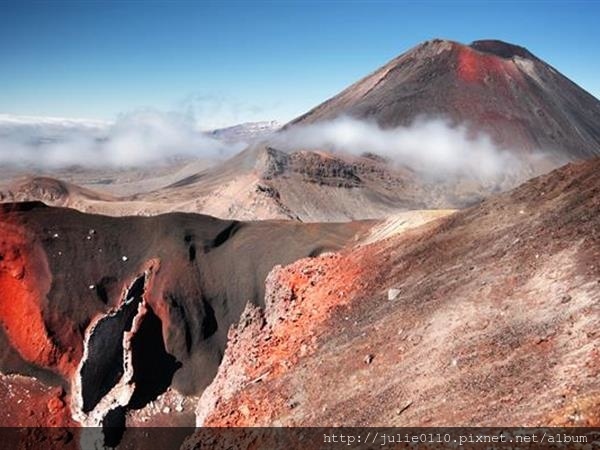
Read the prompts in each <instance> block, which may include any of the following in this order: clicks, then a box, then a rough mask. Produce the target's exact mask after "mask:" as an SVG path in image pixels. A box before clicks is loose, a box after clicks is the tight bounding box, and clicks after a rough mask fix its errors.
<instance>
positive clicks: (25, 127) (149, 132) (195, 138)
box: [0, 110, 244, 168]
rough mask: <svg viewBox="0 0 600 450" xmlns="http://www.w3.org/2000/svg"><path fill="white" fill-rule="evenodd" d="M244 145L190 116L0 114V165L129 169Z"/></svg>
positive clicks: (218, 155)
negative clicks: (207, 129) (206, 130)
mask: <svg viewBox="0 0 600 450" xmlns="http://www.w3.org/2000/svg"><path fill="white" fill-rule="evenodd" d="M243 147H244V144H243V143H224V142H222V141H220V140H218V139H215V138H213V137H211V136H210V135H209V134H207V133H204V132H202V131H201V130H200V129H199V127H198V126H197V124H196V122H195V120H194V118H193V117H192V116H190V115H185V114H179V113H162V112H158V111H154V110H143V111H137V112H134V113H130V114H124V115H122V116H120V117H119V118H118V119H117V120H116V121H115V122H112V123H108V122H101V121H85V120H73V119H52V118H49V119H47V118H46V119H44V118H43V119H38V118H29V117H15V116H0V164H2V165H10V166H20V167H36V168H56V167H65V166H73V165H80V166H86V167H88V166H91V167H103V166H106V167H115V166H118V167H129V166H143V165H148V164H153V163H158V162H162V161H165V160H168V159H170V158H176V157H195V158H206V159H214V158H224V157H228V156H231V155H232V154H234V153H236V152H238V151H240V150H241V149H242V148H243Z"/></svg>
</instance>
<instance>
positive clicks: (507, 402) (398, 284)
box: [188, 159, 600, 448]
mask: <svg viewBox="0 0 600 450" xmlns="http://www.w3.org/2000/svg"><path fill="white" fill-rule="evenodd" d="M598 170H600V160H598V159H596V160H593V161H589V162H585V163H578V164H570V165H567V166H565V167H563V168H561V169H558V170H556V171H554V172H552V173H550V174H548V175H545V176H542V177H539V178H536V179H533V180H531V181H529V182H527V183H525V184H523V185H522V186H520V187H519V188H517V189H515V190H513V191H511V192H508V193H505V194H501V195H497V196H494V197H492V198H490V199H488V200H486V201H484V202H483V203H482V204H481V205H479V206H476V207H473V208H470V209H467V210H465V211H461V212H458V213H455V214H454V215H452V216H449V217H446V218H442V219H439V220H437V221H434V222H430V223H428V224H426V225H424V226H422V227H419V228H416V229H413V230H410V231H407V232H405V233H402V234H400V235H397V236H392V237H390V238H388V239H384V240H382V241H378V242H376V243H374V244H369V245H364V244H360V245H358V246H356V248H355V249H353V250H349V251H344V252H341V253H338V254H329V255H323V256H320V257H319V258H312V259H304V260H300V261H297V262H295V263H294V264H291V265H289V266H285V267H277V268H275V269H274V270H273V271H272V272H271V273H270V275H269V277H268V278H267V291H266V297H265V305H266V307H265V308H264V309H262V308H256V307H255V306H252V305H248V307H247V308H246V310H245V312H244V315H243V316H242V319H241V320H240V322H239V323H238V325H237V327H232V329H231V331H230V333H229V343H228V346H227V350H226V353H225V356H224V360H223V363H222V365H221V367H220V368H219V373H218V375H217V377H216V379H215V381H213V383H212V384H211V386H210V387H209V388H208V389H207V390H206V391H205V392H204V394H203V396H202V398H201V401H200V403H199V405H198V408H197V423H198V425H204V426H232V425H233V426H275V425H277V426H290V425H291V426H317V427H321V426H340V425H343V426H366V425H368V426H467V425H471V426H537V425H555V426H556V425H560V426H563V425H564V426H572V425H576V426H598V425H600V415H599V411H600V377H599V376H600V335H599V334H598V329H600V266H599V265H598V260H599V258H600V181H599V180H598V177H597V173H598ZM256 380H260V381H261V382H260V383H258V382H256ZM208 434H210V433H208ZM205 438H207V434H205V432H203V431H202V430H200V431H199V433H198V434H197V435H196V436H195V437H194V438H192V439H190V440H189V441H188V447H189V448H198V445H199V444H202V443H203V442H204V439H205ZM210 438H212V439H214V438H215V436H214V435H213V436H212V437H210ZM230 444H231V443H230ZM320 445H321V446H322V441H321V442H320ZM200 447H202V446H201V445H200ZM202 448H203V447H202Z"/></svg>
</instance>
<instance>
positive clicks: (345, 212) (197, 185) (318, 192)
mask: <svg viewBox="0 0 600 450" xmlns="http://www.w3.org/2000/svg"><path fill="white" fill-rule="evenodd" d="M519 179H520V178H519V177H518V176H514V175H513V174H506V175H505V176H502V177H499V178H498V179H495V180H485V179H477V178H470V179H459V178H457V177H447V178H445V179H432V178H427V177H425V178H424V177H422V176H421V175H420V174H418V173H416V172H414V171H413V170H411V169H409V168H407V167H403V166H400V165H395V164H392V163H390V161H388V160H386V159H384V158H381V157H378V156H376V155H370V154H365V155H362V156H351V155H345V154H330V153H327V152H322V151H297V152H292V153H287V152H283V151H280V150H277V149H275V148H273V147H271V146H269V145H265V144H261V145H255V146H252V147H250V148H248V149H246V150H245V151H243V152H241V153H240V154H238V155H236V156H235V157H233V158H231V159H230V160H228V161H226V162H224V163H222V164H219V165H217V166H215V167H212V168H210V169H206V170H203V171H200V172H197V173H194V174H191V175H188V176H186V177H184V178H181V179H179V180H178V181H176V182H174V183H171V184H168V185H166V186H163V187H161V188H160V189H154V190H151V191H148V192H141V193H138V194H134V195H125V196H115V195H113V194H108V193H106V194H104V193H99V191H92V190H90V189H87V188H86V189H84V188H79V187H77V186H74V185H71V184H69V183H64V182H61V181H58V180H54V179H51V178H40V177H38V178H28V179H25V180H20V181H19V182H17V183H14V184H12V185H10V186H8V187H7V188H6V189H5V191H4V193H2V192H0V198H3V199H4V201H25V200H40V201H44V202H45V203H48V204H50V205H55V206H68V207H70V208H75V209H78V210H81V211H84V212H90V213H100V214H106V215H111V216H121V215H152V214H160V213H165V212H174V211H183V212H202V213H203V214H209V215H212V216H216V217H221V218H232V219H236V220H257V219H261V220H262V219H286V220H289V219H293V220H300V221H304V222H325V221H348V220H360V219H374V218H383V217H387V216H390V215H394V214H396V213H398V212H399V211H409V210H423V209H442V210H443V209H453V208H462V207H465V206H468V205H471V204H473V203H476V202H478V201H480V200H481V199H482V198H484V196H485V195H487V194H488V193H490V192H495V191H500V190H503V189H506V188H507V187H508V186H512V185H514V184H515V183H517V181H518V180H519Z"/></svg>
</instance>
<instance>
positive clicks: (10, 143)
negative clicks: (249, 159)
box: [0, 110, 518, 178]
mask: <svg viewBox="0 0 600 450" xmlns="http://www.w3.org/2000/svg"><path fill="white" fill-rule="evenodd" d="M234 128H235V127H234ZM218 137H219V138H218ZM268 142H269V143H270V144H271V145H273V146H274V147H276V148H278V149H282V150H286V151H296V150H310V149H318V150H328V151H332V152H341V153H350V154H354V155H360V154H364V153H374V154H378V155H380V156H383V157H386V158H388V159H390V160H391V161H393V162H395V163H398V164H401V165H404V166H408V167H410V168H412V169H414V170H416V171H420V172H422V173H425V174H430V175H434V176H436V175H439V176H448V175H451V174H456V175H461V176H464V175H472V176H475V177H478V178H490V177H495V176H497V175H503V174H506V173H508V172H510V171H514V170H513V169H515V168H516V166H517V164H518V163H517V160H516V158H515V157H514V156H513V155H514V153H512V152H510V151H507V150H502V149H499V148H498V147H497V146H496V145H494V144H493V142H492V140H491V139H490V138H489V137H487V136H485V135H483V134H479V135H475V136H473V133H470V132H469V130H468V129H467V127H466V126H462V125H459V126H455V125H452V124H450V122H448V121H444V120H440V119H428V120H425V119H421V120H417V121H416V122H415V123H413V124H412V125H411V126H407V127H399V128H394V129H382V128H381V127H379V126H378V125H377V124H376V123H374V122H367V121H360V120H357V119H353V118H350V117H341V118H338V119H336V120H332V121H329V122H322V123H317V124H312V125H305V126H295V127H290V128H287V129H285V130H283V131H280V132H277V133H274V134H273V135H271V136H270V137H268ZM246 143H247V142H231V141H229V140H228V139H224V138H223V137H222V136H220V135H219V133H216V134H211V133H206V132H204V131H202V130H201V128H200V126H199V124H198V123H197V122H196V120H195V118H194V115H193V114H189V113H188V114H180V113H161V112H157V111H154V110H143V111H137V112H135V113H131V114H124V115H122V116H120V117H119V118H118V119H117V120H116V121H115V122H110V123H109V122H100V121H85V120H69V119H39V118H38V119H36V118H18V117H14V116H0V164H1V165H4V166H6V165H11V166H20V167H25V168H42V169H53V168H60V167H68V166H83V167H136V166H145V165H151V164H156V163H161V162H164V161H168V160H170V159H173V158H177V157H187V158H203V159H207V160H210V159H212V160H222V159H224V158H227V157H229V156H232V155H233V154H235V153H237V152H239V151H241V150H242V149H243V148H244V147H245V146H246Z"/></svg>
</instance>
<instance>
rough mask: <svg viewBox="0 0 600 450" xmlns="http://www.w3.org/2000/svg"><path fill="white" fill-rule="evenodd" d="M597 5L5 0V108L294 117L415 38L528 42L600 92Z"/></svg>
mask: <svg viewBox="0 0 600 450" xmlns="http://www.w3.org/2000/svg"><path fill="white" fill-rule="evenodd" d="M598 24H600V2H596V1H579V2H577V1H571V2H558V1H555V2H547V1H546V2H543V1H535V2H522V1H514V2H513V1H496V2H447V1H443V2H442V1H440V2H434V1H429V2H358V1H352V2H350V1H329V2H325V1H314V2H310V1H305V2H292V1H281V2H254V3H251V2H214V3H211V2H200V1H199V2H192V1H188V2H173V1H171V2H159V1H148V2H142V1H136V2H123V1H120V2H116V1H114V2H109V1H87V2H75V1H70V2H60V1H51V2H50V1H48V2H33V1H27V0H21V1H16V2H11V1H6V0H4V1H2V2H0V113H8V114H21V115H40V116H59V117H60V116H62V117H84V118H94V119H107V120H111V119H114V118H115V117H116V116H117V115H118V114H120V113H123V112H129V111H133V110H136V109H139V108H145V107H151V108H156V109H159V110H184V111H186V110H190V109H193V111H194V112H195V114H196V116H197V119H198V120H199V122H200V123H201V124H203V125H205V126H206V127H211V126H222V125H227V124H233V123H237V122H242V121H253V120H270V119H276V120H279V121H286V120H289V119H291V118H293V117H295V116H296V115H299V114H301V113H303V112H305V111H306V110H308V109H309V108H311V107H312V106H315V105H316V104H318V103H320V102H321V101H323V100H325V99H326V98H328V97H330V96H332V95H334V94H336V93H337V92H338V91H340V90H341V89H343V88H344V87H346V86H347V85H348V84H350V83H352V82H354V81H356V80H357V79H358V78H360V77H362V76H364V75H366V74H367V73H369V72H371V71H373V70H374V69H376V68H377V67H378V66H380V65H382V64H384V63H385V62H386V61H387V60H389V59H391V58H393V57H394V56H396V55H398V54H400V53H402V52H403V51H405V50H407V49H408V48H410V47H412V46H414V45H416V44H417V43H419V42H421V41H424V40H427V39H431V38H436V37H440V38H448V39H453V40H457V41H460V42H465V43H469V42H471V41H473V40H476V39H482V38H497V39H502V40H506V41H509V42H512V43H516V44H520V45H523V46H525V47H527V48H529V50H531V51H532V52H533V53H535V54H536V55H537V56H539V57H541V58H542V59H545V60H546V61H547V62H549V63H550V64H552V65H553V66H555V67H556V68H558V69H559V70H560V71H561V72H562V73H564V74H565V75H567V76H569V77H570V78H571V79H573V80H574V81H575V82H577V83H578V84H580V85H581V86H583V87H584V88H585V89H587V90H588V91H589V92H591V93H592V94H594V95H596V96H597V97H598V96H600V77H599V76H598V74H599V73H600V58H599V57H598V56H600V55H599V50H598V44H599V43H600V26H599V25H598Z"/></svg>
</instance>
